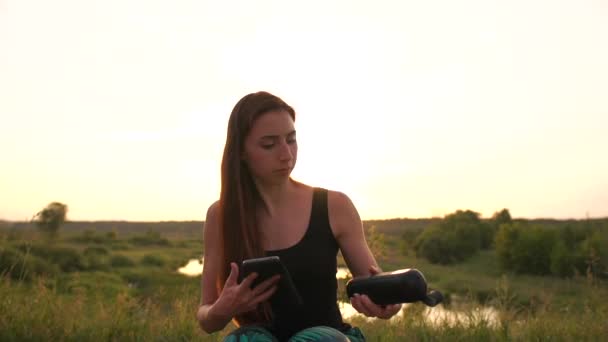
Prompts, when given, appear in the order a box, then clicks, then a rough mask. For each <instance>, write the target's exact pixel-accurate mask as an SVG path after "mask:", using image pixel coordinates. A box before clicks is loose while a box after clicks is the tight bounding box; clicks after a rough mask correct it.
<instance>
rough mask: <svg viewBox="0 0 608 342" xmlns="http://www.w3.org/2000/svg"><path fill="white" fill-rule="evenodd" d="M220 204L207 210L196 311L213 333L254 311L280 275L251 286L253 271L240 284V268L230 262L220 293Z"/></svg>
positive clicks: (273, 286) (265, 297)
mask: <svg viewBox="0 0 608 342" xmlns="http://www.w3.org/2000/svg"><path fill="white" fill-rule="evenodd" d="M217 208H218V204H217V202H216V203H214V204H213V205H212V206H211V207H209V210H208V211H207V219H206V220H205V227H204V239H203V241H204V262H203V274H202V276H201V291H202V293H201V302H200V305H199V307H198V311H197V312H196V318H197V320H198V323H199V325H200V327H201V329H203V330H204V331H205V332H207V333H209V334H210V333H213V332H215V331H218V330H222V329H224V327H225V326H226V325H227V324H228V323H229V322H230V321H231V320H232V319H233V318H234V316H236V315H238V314H241V313H244V312H248V311H251V310H254V309H255V308H256V307H257V305H258V304H259V303H261V302H263V301H265V300H267V299H268V298H270V297H271V296H272V295H273V294H274V292H275V291H276V289H277V286H276V284H277V282H278V280H279V276H274V277H272V278H270V279H267V280H265V281H263V282H261V283H260V284H259V285H257V286H256V287H255V288H253V289H252V288H251V284H252V283H253V281H254V280H255V278H256V277H257V274H256V273H255V272H254V273H252V274H250V275H248V276H247V277H246V278H245V279H243V281H242V282H241V283H240V284H239V283H237V279H238V276H239V269H238V266H237V264H236V263H234V262H233V263H231V264H230V274H229V275H228V279H226V283H225V284H224V288H223V289H222V291H221V292H220V293H218V289H217V284H216V281H217V279H218V274H219V267H221V264H222V262H223V261H222V260H221V254H220V252H221V249H220V248H221V247H220V246H221V245H220V243H221V238H220V227H219V220H218V213H217V211H218V209H217Z"/></svg>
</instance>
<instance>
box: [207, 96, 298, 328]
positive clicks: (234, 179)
mask: <svg viewBox="0 0 608 342" xmlns="http://www.w3.org/2000/svg"><path fill="white" fill-rule="evenodd" d="M275 110H285V111H287V112H288V113H289V115H290V116H291V118H292V119H293V120H294V121H295V116H296V114H295V111H294V110H293V108H291V106H289V105H288V104H287V103H285V102H284V101H283V100H281V99H280V98H278V97H277V96H274V95H272V94H270V93H267V92H264V91H260V92H257V93H252V94H248V95H246V96H245V97H243V98H242V99H241V100H240V101H239V102H237V104H236V105H235V106H234V109H232V113H231V114H230V119H229V120H228V133H227V136H226V145H225V146H224V155H223V157H222V185H221V192H220V201H219V224H220V230H221V246H220V250H221V251H222V258H221V260H222V265H221V267H220V272H219V278H218V281H217V286H218V291H221V289H222V288H223V287H224V284H225V282H226V279H227V278H228V275H229V274H230V263H231V262H236V263H237V264H240V263H241V262H242V261H243V260H245V259H249V258H255V257H261V256H264V248H263V246H262V241H261V233H260V229H259V227H258V224H257V220H256V208H257V207H259V206H260V205H261V204H263V200H262V198H261V196H260V194H259V192H258V189H257V188H256V186H255V183H254V181H253V177H252V175H251V173H250V172H249V169H248V167H247V165H246V164H245V162H244V161H243V159H242V155H243V151H244V142H245V138H246V137H247V135H248V134H249V131H250V130H251V127H252V126H253V123H254V122H255V120H256V119H257V118H258V117H260V116H261V115H262V114H264V113H267V112H270V111H275ZM269 314H270V311H269V307H268V306H266V307H265V308H264V307H261V308H259V309H258V310H256V312H255V313H250V314H247V315H242V316H239V317H237V318H236V320H237V322H238V323H239V324H244V323H249V322H260V321H264V320H268V319H269Z"/></svg>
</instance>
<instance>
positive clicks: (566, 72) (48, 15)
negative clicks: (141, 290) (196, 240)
mask: <svg viewBox="0 0 608 342" xmlns="http://www.w3.org/2000/svg"><path fill="white" fill-rule="evenodd" d="M606 17H608V6H605V5H604V4H603V3H600V2H597V1H594V0H582V1H575V0H566V1H562V2H558V3H556V2H553V1H550V0H540V1H535V2H528V1H523V0H517V1H510V2H488V1H480V0H465V1H461V2H452V1H448V0H438V1H435V2H403V3H402V2H393V1H377V2H374V3H373V4H371V3H366V2H352V1H346V0H339V1H335V2H329V3H328V2H324V1H319V0H315V1H309V2H306V3H299V2H296V3H289V4H288V3H285V2H282V1H274V0H268V1H263V2H255V3H252V2H248V1H236V2H234V3H233V2H230V3H213V2H201V1H198V0H184V1H180V2H177V3H176V2H171V1H168V0H160V1H157V2H153V3H152V2H148V1H144V0H129V1H120V0H109V1H104V2H97V1H90V0H89V1H86V0H85V1H79V2H73V1H66V0H58V1H54V2H47V1H43V0H5V1H2V2H0V51H2V53H1V54H0V75H2V77H0V123H1V124H0V149H1V153H0V155H2V157H3V159H2V167H1V168H0V194H1V195H0V219H5V220H8V221H22V220H29V219H30V218H31V217H32V216H33V215H34V214H35V213H37V212H38V211H40V210H41V209H42V208H44V207H45V206H46V205H47V204H49V203H50V202H53V201H58V202H61V203H64V204H67V205H68V207H69V210H70V211H69V212H68V217H69V216H70V215H72V216H73V218H74V220H76V221H91V220H93V221H100V220H103V221H114V220H124V221H129V222H134V221H138V222H162V221H165V222H168V221H199V220H200V221H203V220H204V218H205V213H206V211H207V208H208V207H209V206H210V205H211V203H213V202H214V201H215V200H217V198H218V197H219V187H220V172H219V171H220V162H221V156H222V151H223V146H224V143H225V133H226V125H227V121H228V116H229V114H230V112H231V110H232V108H233V106H234V105H235V104H236V102H237V101H238V100H239V99H240V98H241V97H242V96H244V95H245V94H247V93H250V92H254V91H258V90H266V91H269V92H271V93H273V94H275V95H277V96H279V97H281V98H282V99H283V100H285V102H287V103H288V104H290V105H291V106H292V107H293V108H294V109H295V111H296V123H295V126H296V129H297V131H298V145H299V152H298V162H297V164H296V166H295V169H294V171H293V174H292V176H293V177H294V179H296V180H298V181H300V182H303V183H305V184H310V185H311V186H318V187H324V188H328V189H331V190H336V191H341V192H343V193H345V194H346V195H348V196H349V197H350V198H351V200H352V201H353V203H354V204H355V206H356V208H357V209H358V211H359V214H360V216H361V218H362V219H363V220H364V221H365V220H378V219H391V218H397V217H410V218H429V217H431V218H432V217H443V216H445V215H446V214H449V213H452V212H455V211H456V210H458V209H459V208H473V209H470V210H473V211H475V212H478V213H480V215H481V216H482V217H489V216H491V215H492V214H493V213H494V212H496V211H499V210H501V209H502V208H509V211H510V213H511V215H512V216H513V217H543V218H544V217H550V218H555V219H585V218H587V217H593V218H595V217H597V218H603V217H608V158H606V157H605V155H606V151H607V150H608V134H606V132H605V131H606V127H608V101H607V100H606V94H608V82H606V80H608V63H606V61H607V60H608V40H607V39H606V37H608V20H605V18H606ZM465 210H466V209H465Z"/></svg>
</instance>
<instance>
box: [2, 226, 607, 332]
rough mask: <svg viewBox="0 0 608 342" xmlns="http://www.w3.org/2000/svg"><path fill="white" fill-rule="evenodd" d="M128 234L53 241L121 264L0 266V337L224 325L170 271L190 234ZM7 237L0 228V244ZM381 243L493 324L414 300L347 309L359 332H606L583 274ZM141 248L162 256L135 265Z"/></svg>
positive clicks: (598, 286)
mask: <svg viewBox="0 0 608 342" xmlns="http://www.w3.org/2000/svg"><path fill="white" fill-rule="evenodd" d="M129 238H130V237H129ZM129 238H127V237H125V238H122V239H121V238H119V239H117V240H116V241H113V242H110V243H106V244H101V245H100V244H91V243H78V242H75V241H74V240H73V239H69V238H64V239H63V240H61V241H58V242H57V243H56V244H57V245H58V246H61V247H66V248H73V249H76V250H77V251H79V252H80V253H84V251H85V250H87V248H88V251H89V253H91V251H100V250H101V249H100V248H98V247H104V248H105V250H106V251H107V255H106V254H104V255H103V258H104V259H103V260H106V259H107V260H110V259H111V258H112V257H113V256H118V255H123V256H126V257H128V258H129V259H130V260H132V261H133V263H132V264H128V265H123V266H122V267H111V266H108V267H106V268H102V269H96V270H84V271H78V272H59V273H58V274H56V275H55V276H48V275H42V276H40V277H31V278H28V279H17V280H15V279H12V278H10V277H9V274H8V273H6V270H0V274H2V275H1V276H0V340H1V341H24V340H25V341H27V340H67V341H72V340H74V341H76V340H77V341H98V340H109V341H140V340H141V341H149V340H154V341H221V339H222V338H223V336H225V335H226V334H227V333H229V332H230V330H231V329H232V328H234V326H232V325H229V326H228V327H226V328H225V329H224V330H223V331H221V332H218V333H216V334H212V335H206V334H204V333H203V332H202V331H201V330H200V329H199V327H198V326H197V323H196V321H195V318H194V315H195V311H196V307H197V304H198V301H199V297H200V279H199V278H198V277H194V278H190V277H185V276H183V275H180V274H177V272H175V270H176V269H177V268H178V267H179V266H182V265H183V264H185V263H186V262H187V261H188V259H190V258H196V257H199V256H200V254H201V253H200V243H198V244H197V243H196V241H195V240H192V239H191V238H189V237H181V238H175V239H171V240H170V244H169V245H167V246H141V245H134V244H132V243H130V242H129ZM34 241H35V239H34ZM14 244H15V242H14V241H8V240H6V239H1V238H0V251H1V250H2V249H4V248H7V246H13V245H14ZM386 244H387V246H388V247H389V248H387V253H386V255H385V258H384V259H382V260H380V261H381V266H382V267H383V269H384V270H387V271H390V270H395V269H399V268H408V267H410V268H418V269H419V270H421V271H423V272H424V274H425V276H426V277H427V280H428V282H429V284H430V285H431V287H434V288H437V289H440V290H442V291H443V292H444V294H446V295H447V297H448V298H449V299H451V300H452V306H453V307H456V304H455V302H456V301H457V300H458V299H460V300H463V301H464V302H466V303H467V305H468V306H465V309H462V307H460V306H459V307H458V308H459V309H462V310H464V311H463V312H465V314H468V315H471V316H472V315H473V312H474V308H475V307H477V306H478V305H477V304H476V303H485V304H486V305H492V306H493V307H495V308H497V309H498V311H499V313H500V318H499V323H498V325H493V324H492V323H491V322H487V321H483V320H481V321H479V320H478V321H474V323H472V324H467V323H464V322H456V323H449V322H447V321H446V322H443V323H440V324H432V323H430V322H427V321H425V320H424V319H422V311H423V310H422V309H423V306H422V305H419V304H416V305H412V306H409V307H408V308H407V310H405V311H404V314H403V316H402V317H400V318H399V319H398V320H396V321H391V322H390V323H389V322H386V321H382V320H373V321H368V320H365V319H363V318H361V317H355V318H352V319H351V320H350V322H351V323H352V324H353V325H355V326H358V327H360V328H361V329H362V330H363V332H364V333H365V335H366V336H367V338H368V341H402V340H411V341H446V340H449V341H452V340H456V341H530V340H534V341H546V340H547V341H548V340H550V341H574V340H576V341H595V340H602V339H603V338H605V337H606V336H608V323H607V322H608V303H606V300H605V298H608V287H607V286H606V284H605V283H602V282H599V281H597V280H595V279H589V278H586V277H583V276H579V277H575V278H572V279H561V278H555V277H536V276H519V275H513V274H503V272H502V271H501V270H500V268H499V267H498V265H497V262H496V258H495V257H494V254H493V252H492V251H485V252H482V253H481V254H479V255H477V256H476V257H474V258H472V259H470V260H469V261H467V262H466V263H463V264H458V265H453V266H442V265H434V264H430V263H428V262H426V261H424V260H420V259H417V258H416V257H415V256H411V255H410V256H403V255H401V254H400V253H399V251H398V248H397V246H398V241H396V240H395V239H393V238H390V239H387V241H386ZM115 246H121V248H119V249H115V248H113V247H115ZM11 248H13V247H11ZM102 254H103V253H102ZM146 255H153V256H155V257H156V258H158V259H162V260H164V263H156V264H155V263H150V264H149V265H145V264H144V263H142V260H143V259H144V257H145V256H146ZM342 285H343V284H342Z"/></svg>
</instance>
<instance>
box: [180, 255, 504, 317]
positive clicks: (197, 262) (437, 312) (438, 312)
mask: <svg viewBox="0 0 608 342" xmlns="http://www.w3.org/2000/svg"><path fill="white" fill-rule="evenodd" d="M177 271H178V272H179V273H181V274H184V275H186V276H189V277H197V276H200V275H201V273H203V258H201V259H190V260H189V261H188V263H187V264H186V265H184V266H183V267H180V268H179V269H178V270H177ZM350 277H351V274H350V272H349V270H348V268H346V267H338V271H337V272H336V278H337V279H348V278H350ZM453 297H454V296H453ZM410 305H412V304H404V305H403V309H402V311H401V312H400V313H399V314H397V315H395V316H394V317H393V318H391V319H390V320H391V321H393V322H394V321H396V320H399V319H400V318H401V317H404V316H405V315H408V307H409V306H410ZM338 306H339V307H340V312H342V317H343V318H344V319H346V320H347V319H349V318H353V317H365V316H363V315H362V314H360V313H359V312H357V310H355V308H353V307H352V305H350V303H347V302H339V303H338ZM452 306H453V307H457V306H455V305H452ZM421 317H422V319H423V320H424V321H425V322H426V323H429V324H432V325H436V326H439V325H445V324H448V325H454V324H457V323H460V324H470V323H474V322H479V321H481V320H485V321H486V322H488V325H490V326H497V325H498V322H499V312H498V310H496V309H494V308H492V307H487V306H486V307H478V308H474V309H460V310H458V309H454V310H451V309H447V308H445V307H444V306H443V305H441V304H440V305H437V306H435V307H433V308H430V307H427V308H425V309H424V311H423V312H422V315H421ZM366 319H367V320H374V319H376V318H369V317H366Z"/></svg>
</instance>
